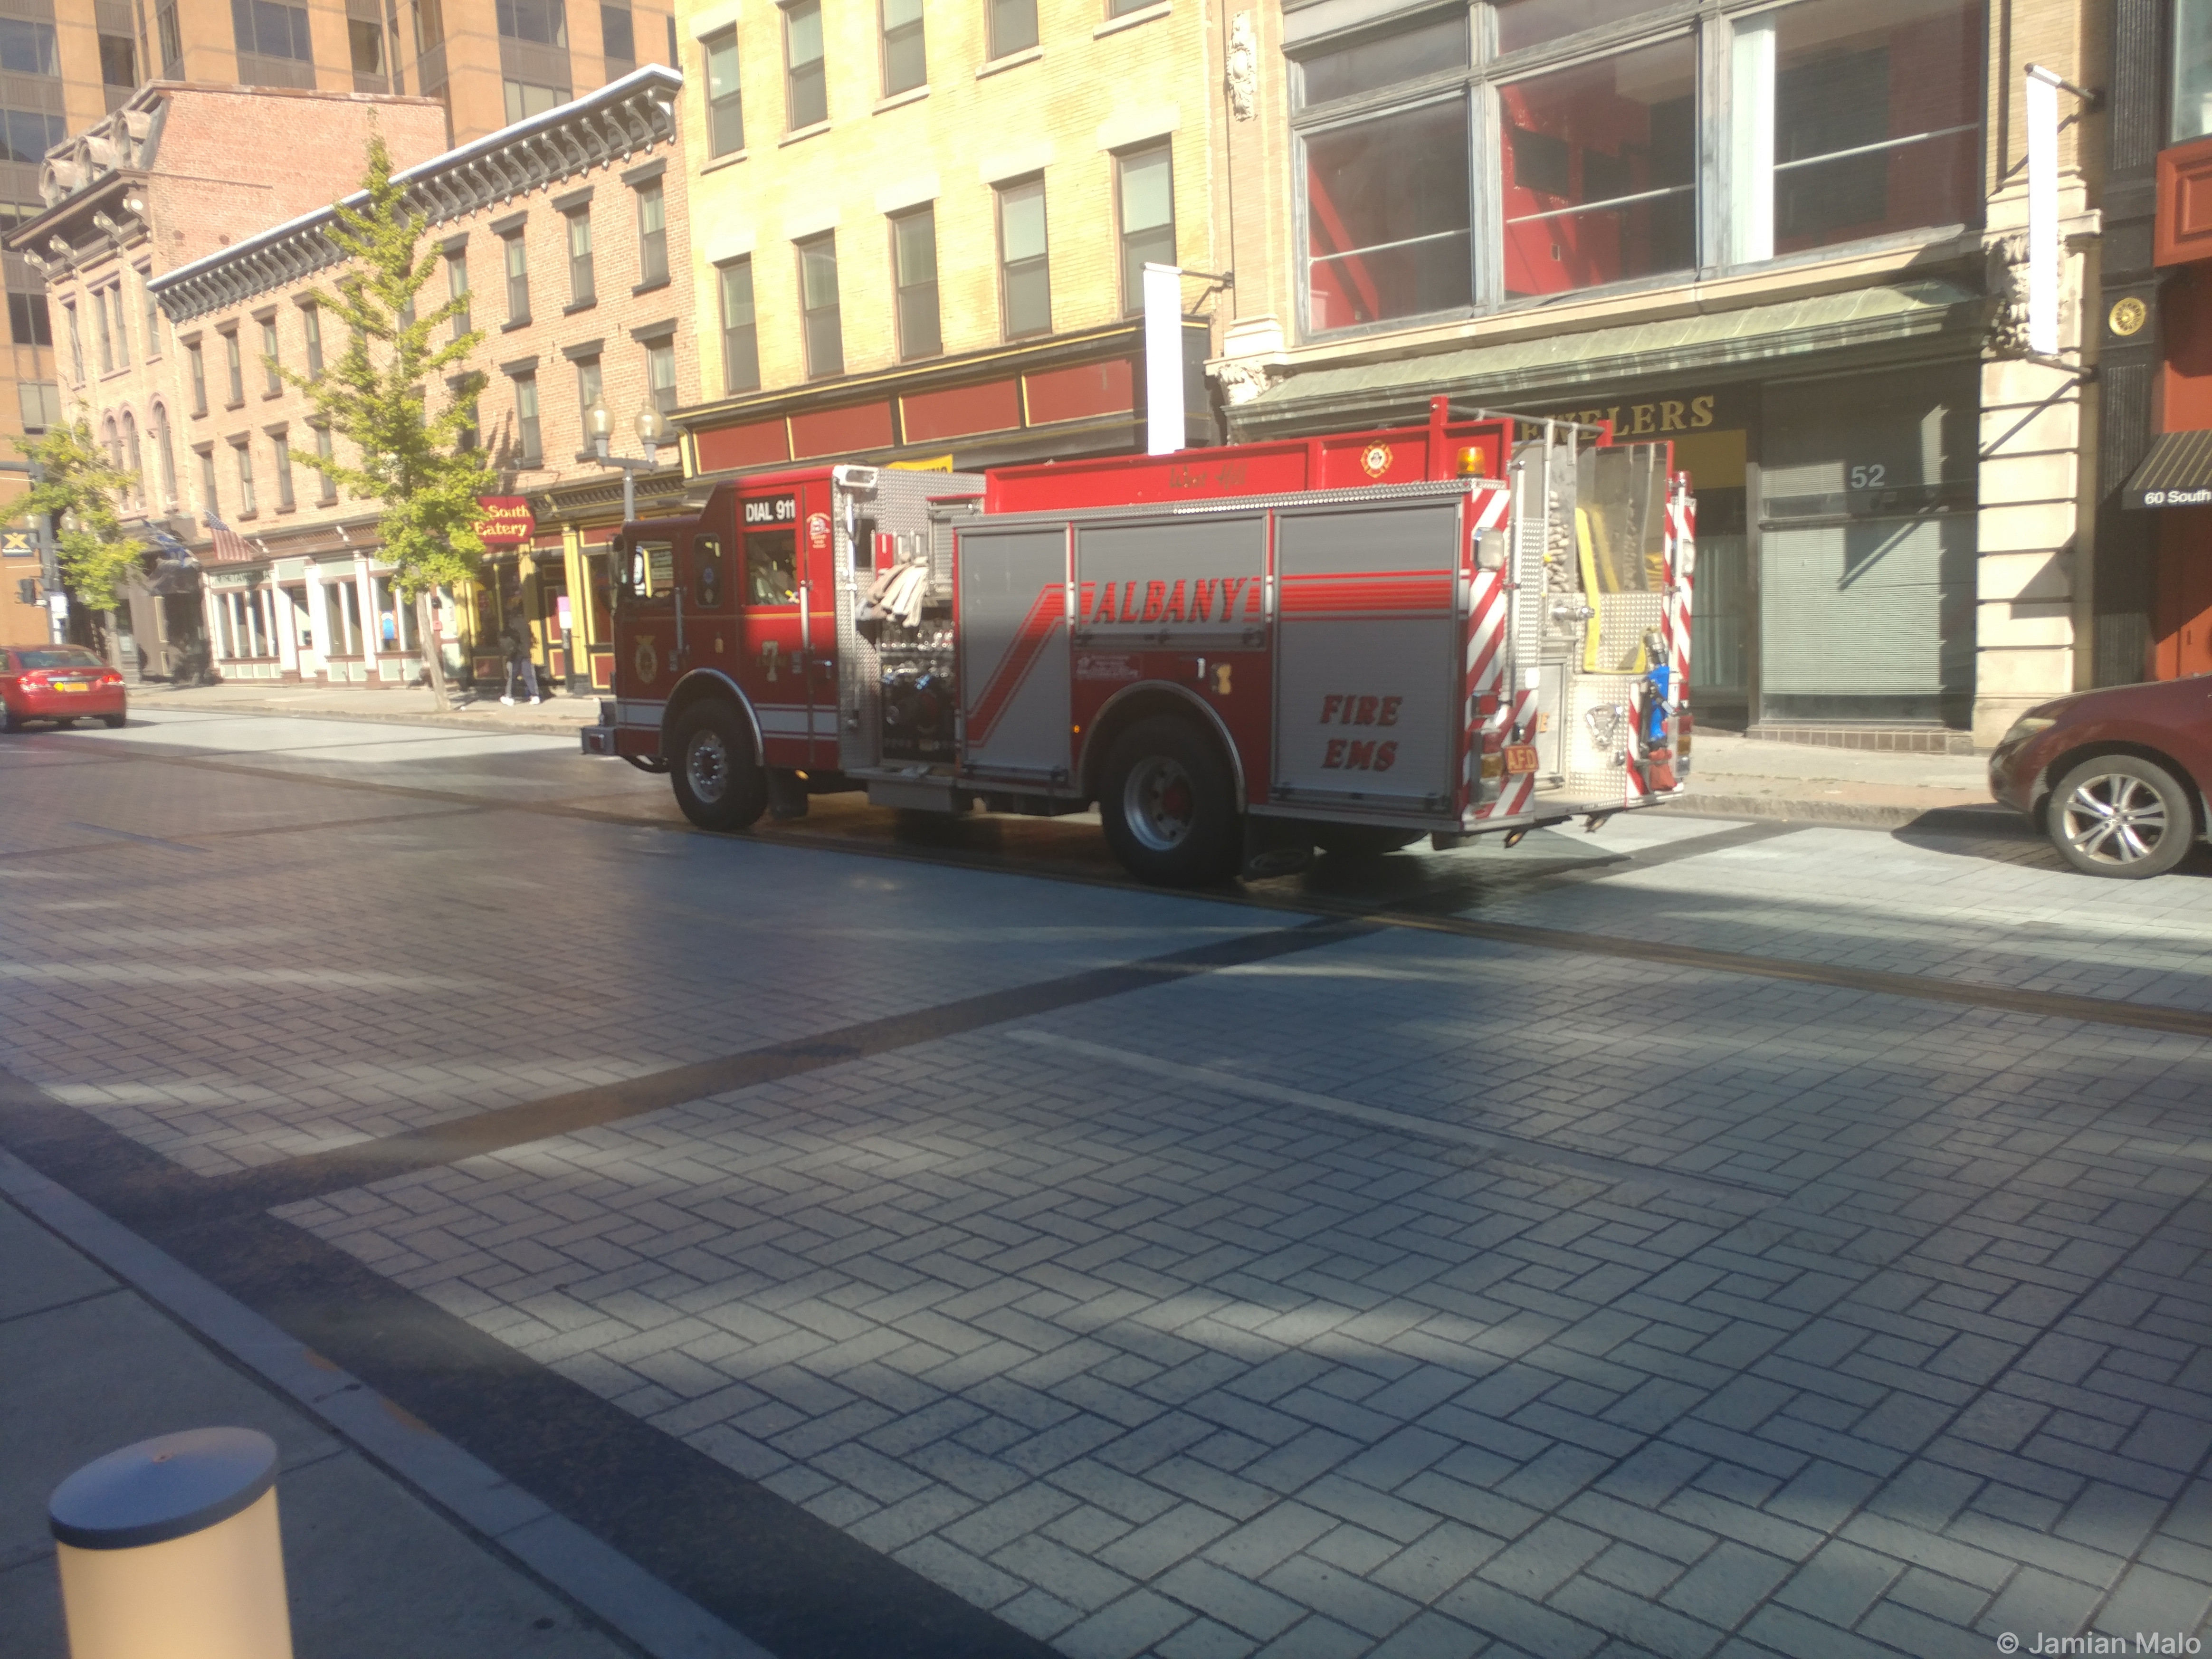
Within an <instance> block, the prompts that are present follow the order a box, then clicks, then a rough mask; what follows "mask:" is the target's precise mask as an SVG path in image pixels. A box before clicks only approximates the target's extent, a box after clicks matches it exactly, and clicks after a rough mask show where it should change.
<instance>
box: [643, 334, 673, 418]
mask: <svg viewBox="0 0 2212 1659" xmlns="http://www.w3.org/2000/svg"><path fill="white" fill-rule="evenodd" d="M645 387H646V395H647V397H649V398H652V399H653V407H654V408H655V409H657V410H659V411H660V412H661V413H662V414H664V415H670V414H673V413H674V412H675V410H676V342H675V341H674V340H673V339H659V340H648V341H647V342H646V344H645Z"/></svg>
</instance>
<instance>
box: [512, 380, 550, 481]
mask: <svg viewBox="0 0 2212 1659" xmlns="http://www.w3.org/2000/svg"><path fill="white" fill-rule="evenodd" d="M514 445H515V455H516V460H517V463H518V465H522V466H536V465H539V463H540V462H542V461H543V460H544V457H545V447H544V444H542V443H541V442H540V441H538V377H537V376H536V375H535V374H518V375H516V376H515V377H514Z"/></svg>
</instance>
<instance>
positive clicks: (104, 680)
mask: <svg viewBox="0 0 2212 1659" xmlns="http://www.w3.org/2000/svg"><path fill="white" fill-rule="evenodd" d="M100 684H102V685H120V684H123V676H122V675H120V674H118V673H117V672H116V671H114V670H113V669H112V668H111V669H109V670H108V671H106V673H105V674H102V675H101V676H100Z"/></svg>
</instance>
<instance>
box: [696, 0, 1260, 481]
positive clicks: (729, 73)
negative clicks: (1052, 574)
mask: <svg viewBox="0 0 2212 1659" xmlns="http://www.w3.org/2000/svg"><path fill="white" fill-rule="evenodd" d="M678 25H679V32H680V33H681V34H682V35H683V37H684V49H685V51H686V52H688V53H689V54H690V60H689V64H687V68H688V70H689V71H690V85H691V88H692V94H691V95H690V96H688V97H686V98H685V100H684V130H685V143H686V145H687V147H688V149H689V151H690V155H691V156H692V158H693V167H694V176H693V179H692V182H691V186H690V189H691V194H692V198H693V203H694V211H695V213H696V216H697V217H698V222H699V223H700V224H701V226H702V232H701V234H700V236H699V239H698V242H697V246H696V250H695V257H694V263H693V264H692V266H691V269H690V278H691V281H692V282H693V283H694V284H695V304H696V307H697V311H698V315H699V317H700V319H701V325H702V331H706V330H710V329H711V330H713V331H714V340H713V342H712V344H711V347H710V349H708V350H707V352H706V354H705V356H706V363H705V368H704V371H703V378H704V381H705V397H706V399H707V401H706V403H705V404H704V406H703V407H702V408H698V409H694V410H686V412H685V414H684V424H685V425H686V427H687V428H689V429H690V449H691V452H692V460H693V463H694V467H695V471H698V472H703V473H708V474H724V473H729V472H732V471H744V470H747V469H753V468H759V467H763V466H772V465H781V464H784V463H786V462H787V461H791V460H804V459H812V458H817V457H827V456H832V455H838V456H865V457H867V458H869V459H873V460H878V461H888V462H890V463H893V464H903V465H958V466H961V467H969V466H974V465H987V464H990V463H994V462H999V461H1006V460H1012V459H1036V458H1042V457H1046V456H1053V455H1068V454H1079V453H1102V452H1106V451H1112V450H1117V449H1127V448H1131V447H1141V443H1142V434H1141V430H1140V427H1139V414H1138V411H1139V410H1141V409H1142V408H1143V400H1142V394H1143V356H1142V338H1141V335H1142V331H1141V327H1140V325H1139V321H1138V319H1137V318H1136V315H1135V313H1136V312H1137V309H1138V307H1139V299H1140V296H1139V289H1140V285H1141V284H1140V280H1139V273H1141V270H1142V269H1143V266H1144V264H1145V263H1146V261H1147V260H1156V261H1160V262H1172V263H1179V264H1182V265H1183V266H1185V267H1186V268H1188V269H1189V270H1203V271H1216V270H1221V269H1222V266H1221V264H1220V262H1219V250H1218V246H1217V244H1216V241H1215V238H1214V231H1213V225H1214V222H1215V217H1216V216H1215V212H1214V194H1213V190H1212V177H1211V173H1212V169H1211V162H1210V155H1209V147H1208V141H1207V136H1206V127H1207V123H1208V121H1209V120H1210V119H1211V118H1212V112H1213V110H1214V109H1215V107H1216V96H1217V95H1216V93H1215V91H1214V85H1215V82H1216V80H1217V79H1218V75H1219V64H1220V60H1219V56H1218V51H1217V50H1216V45H1215V42H1214V40H1213V35H1212V25H1211V24H1209V22H1208V21H1207V18H1206V9H1204V8H1203V7H1199V6H1194V5H1190V4H1188V3H1183V4H1174V3H1170V0H1153V3H1150V4H1136V5H1132V4H1128V3H1126V0H994V3H990V4H984V3H980V0H979V3H975V4H969V5H960V6H946V7H941V8H940V7H928V8H925V7H923V6H922V5H921V4H920V3H919V0H885V3H884V4H883V5H881V6H880V7H878V6H877V5H873V4H868V5H861V4H857V3H852V0H795V3H792V4H788V5H783V6H778V5H776V4H775V3H772V0H719V3H714V4H707V5H692V4H685V5H683V6H681V7H680V8H679V11H678ZM1205 287H1206V285H1205V283H1202V282H1200V281H1196V280H1193V281H1189V282H1187V283H1185V286H1184V297H1185V302H1186V304H1187V305H1188V306H1190V307H1193V308H1194V309H1196V308H1199V306H1200V300H1201V298H1202V296H1203V295H1204V291H1205ZM1186 335H1187V349H1188V350H1187V355H1188V359H1189V371H1188V374H1187V377H1186V378H1187V383H1188V392H1189V400H1188V401H1189V405H1190V408H1189V420H1190V431H1191V435H1192V437H1193V438H1194V441H1195V440H1201V439H1203V438H1205V437H1206V436H1208V435H1210V432H1211V420H1210V415H1209V412H1208V410H1207V406H1206V398H1205V392H1204V385H1203V381H1202V379H1201V378H1200V374H1199V364H1200V362H1201V361H1202V359H1203V357H1204V356H1205V355H1206V350H1207V349H1208V347H1207V340H1208V336H1207V328H1206V324H1205V323H1204V322H1203V321H1202V320H1194V321H1192V322H1191V323H1189V324H1188V325H1187V326H1186Z"/></svg>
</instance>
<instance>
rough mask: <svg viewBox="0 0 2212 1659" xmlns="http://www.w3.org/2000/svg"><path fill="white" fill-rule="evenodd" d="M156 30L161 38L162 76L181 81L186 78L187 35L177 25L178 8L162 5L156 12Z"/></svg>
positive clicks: (169, 79) (164, 78)
mask: <svg viewBox="0 0 2212 1659" xmlns="http://www.w3.org/2000/svg"><path fill="white" fill-rule="evenodd" d="M154 31H155V33H156V34H158V35H160V36H161V78H162V79H163V80H165V81H179V80H182V79H183V78H184V67H185V35H184V31H183V30H182V29H180V28H179V27H177V9H176V7H175V6H173V5H167V6H162V7H161V8H160V9H158V10H156V11H155V14H154Z"/></svg>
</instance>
